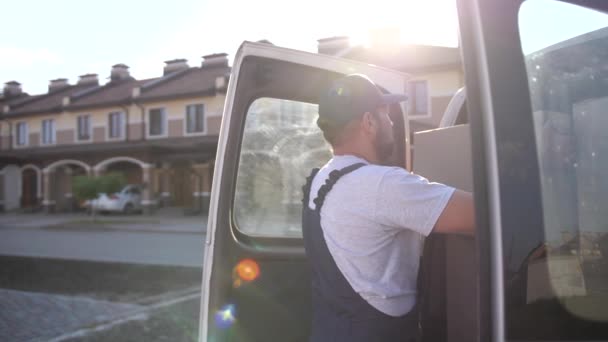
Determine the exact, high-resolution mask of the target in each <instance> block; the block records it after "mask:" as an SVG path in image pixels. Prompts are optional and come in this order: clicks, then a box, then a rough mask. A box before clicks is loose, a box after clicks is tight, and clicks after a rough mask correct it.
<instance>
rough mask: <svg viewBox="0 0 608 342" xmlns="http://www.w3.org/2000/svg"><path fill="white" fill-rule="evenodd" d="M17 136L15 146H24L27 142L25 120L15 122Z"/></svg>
mask: <svg viewBox="0 0 608 342" xmlns="http://www.w3.org/2000/svg"><path fill="white" fill-rule="evenodd" d="M16 133H17V136H16V143H17V146H25V145H27V143H28V139H27V134H28V133H27V122H18V123H17V132H16Z"/></svg>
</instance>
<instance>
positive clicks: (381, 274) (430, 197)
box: [308, 155, 454, 316]
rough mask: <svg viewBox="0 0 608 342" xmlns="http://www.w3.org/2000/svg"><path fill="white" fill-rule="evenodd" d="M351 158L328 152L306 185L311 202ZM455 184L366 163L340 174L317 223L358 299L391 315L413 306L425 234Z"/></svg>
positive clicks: (313, 205) (360, 160) (436, 217)
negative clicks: (342, 175)
mask: <svg viewBox="0 0 608 342" xmlns="http://www.w3.org/2000/svg"><path fill="white" fill-rule="evenodd" d="M356 163H365V164H368V163H367V162H366V161H365V160H364V159H361V158H358V157H355V156H352V155H344V156H335V157H334V158H332V159H331V160H330V161H329V162H328V163H327V164H325V166H323V168H321V170H320V171H319V173H318V174H317V176H316V177H315V178H314V180H313V182H312V187H311V195H310V202H309V203H308V206H309V207H310V208H311V209H314V207H315V204H314V202H313V200H314V199H315V198H316V197H317V193H318V192H319V188H320V187H321V186H322V185H323V184H324V183H325V180H326V179H327V178H328V176H329V173H330V172H331V171H333V170H339V169H342V168H344V167H347V166H349V165H352V164H356ZM453 192H454V188H452V187H449V186H446V185H443V184H438V183H430V182H429V181H428V180H426V179H425V178H423V177H420V176H417V175H415V174H412V173H409V172H408V171H406V170H404V169H401V168H397V167H387V166H380V165H372V164H369V165H366V166H364V167H362V168H359V169H358V170H355V171H353V172H351V173H349V174H347V175H345V176H344V177H342V178H341V179H340V180H339V181H338V182H337V183H336V185H334V187H333V189H332V190H331V191H330V192H329V193H328V194H327V197H326V198H325V203H324V204H323V207H322V208H321V228H322V229H323V234H324V237H325V241H326V242H327V247H328V248H329V251H330V253H331V255H332V256H333V258H334V260H335V262H336V265H337V266H338V268H339V269H340V271H341V272H342V274H343V275H344V277H345V278H346V280H347V281H348V282H349V284H350V285H351V286H352V287H353V289H354V290H355V291H357V292H358V293H359V294H360V295H361V297H363V299H365V300H366V301H367V302H368V303H369V304H370V305H372V306H373V307H375V308H376V309H378V310H380V311H382V312H384V313H386V314H387V315H391V316H401V315H404V314H406V313H407V312H409V311H410V310H411V309H412V308H413V307H414V305H415V303H416V278H417V275H418V265H419V259H420V254H421V248H422V240H423V237H424V236H427V235H429V233H430V232H431V230H432V229H433V227H434V226H435V222H437V219H438V218H439V216H440V215H441V213H442V212H443V209H444V208H445V206H446V204H447V202H448V201H449V199H450V197H451V196H452V194H453Z"/></svg>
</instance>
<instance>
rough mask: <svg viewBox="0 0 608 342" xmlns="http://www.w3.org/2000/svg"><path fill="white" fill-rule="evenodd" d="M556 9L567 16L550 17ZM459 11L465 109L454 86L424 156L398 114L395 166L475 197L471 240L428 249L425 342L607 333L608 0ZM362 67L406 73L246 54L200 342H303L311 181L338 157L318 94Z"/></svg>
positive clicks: (213, 216) (398, 88) (225, 147)
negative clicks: (305, 200) (304, 221)
mask: <svg viewBox="0 0 608 342" xmlns="http://www.w3.org/2000/svg"><path fill="white" fill-rule="evenodd" d="M567 2H570V3H572V4H568V3H567ZM564 6H565V7H564ZM555 10H559V11H560V13H563V14H564V17H563V18H561V20H560V21H559V23H556V22H555V21H554V20H553V18H552V17H550V16H546V15H545V13H555ZM458 12H459V17H460V35H461V53H462V57H463V63H464V72H465V85H466V101H465V99H464V97H465V96H464V91H463V92H460V93H458V94H457V96H458V98H457V99H454V102H453V104H452V105H450V106H449V108H450V109H449V113H448V116H447V117H446V119H445V120H443V123H444V124H443V127H441V128H439V129H436V130H433V131H428V132H420V133H417V134H416V135H415V136H414V141H413V146H415V155H414V158H412V155H413V153H412V150H413V146H412V142H411V141H410V139H409V137H410V133H409V119H408V114H407V111H406V110H405V109H406V108H403V107H400V106H394V107H393V108H391V117H392V119H393V121H394V123H395V125H394V129H395V136H396V137H400V139H399V142H398V148H397V149H396V151H397V152H396V154H395V156H394V160H393V161H394V165H396V166H400V167H403V168H407V169H410V170H412V171H414V172H417V173H420V174H422V175H424V176H426V177H428V178H430V179H431V180H435V181H441V182H444V183H447V184H450V185H453V186H457V187H459V188H463V189H465V190H470V191H473V192H474V195H475V204H476V213H477V234H476V239H472V238H465V237H456V236H451V237H440V236H437V237H433V236H431V237H430V238H428V239H427V240H426V242H425V243H426V245H425V250H424V253H423V259H422V263H421V266H422V267H421V274H420V276H419V278H420V279H419V282H420V285H421V286H420V288H421V289H423V293H422V296H421V298H420V303H419V304H420V306H421V324H422V331H423V337H422V339H423V341H467V342H468V341H505V340H510V341H513V340H517V341H527V340H534V341H554V340H606V339H608V324H607V323H608V309H607V308H608V257H607V254H608V211H607V210H605V208H604V206H605V203H607V202H608V201H607V200H608V180H606V177H604V176H603V175H604V174H605V171H606V170H608V134H606V132H608V113H607V112H606V108H608V28H606V27H607V26H608V14H607V13H606V12H608V2H604V1H582V0H580V1H564V2H561V1H554V0H528V1H516V0H514V1H506V0H459V1H458ZM568 17H571V18H572V20H571V21H568V19H567V18H568ZM602 23H603V24H602ZM602 25H603V26H602ZM529 46H533V47H534V48H533V49H532V50H531V51H529ZM350 73H362V74H366V75H368V76H369V77H370V78H371V79H372V80H374V81H375V82H376V83H377V84H378V85H380V86H381V87H383V88H384V89H385V90H386V91H388V92H393V93H403V92H404V91H406V89H405V86H406V84H407V80H408V78H409V75H406V74H403V73H400V72H396V71H393V70H388V69H383V68H379V67H375V66H371V65H367V64H363V63H358V62H353V61H348V60H344V59H340V58H334V57H330V56H323V55H318V54H312V53H306V52H301V51H295V50H289V49H285V48H279V47H275V46H271V45H268V44H260V43H248V42H247V43H244V44H243V45H242V46H241V48H240V50H239V52H238V54H237V56H236V58H235V61H234V69H233V75H232V78H231V80H230V84H229V89H228V94H227V100H226V105H225V108H224V116H223V121H222V127H221V133H220V138H219V147H218V153H217V161H216V166H215V173H214V174H215V178H214V180H213V191H212V194H211V206H210V212H209V222H208V230H207V237H206V250H205V261H204V270H203V272H204V275H203V284H202V285H203V290H202V291H203V292H202V296H203V299H202V305H201V322H200V338H199V341H209V342H211V341H214V342H215V341H281V342H283V341H306V340H307V338H308V331H309V328H310V311H311V304H310V300H309V299H310V279H309V270H308V266H307V260H306V257H305V253H304V248H303V242H302V233H301V226H300V206H301V197H302V193H301V187H302V185H303V184H304V182H305V177H306V176H307V175H308V174H309V172H310V170H311V168H313V167H317V166H320V165H323V164H324V163H325V161H326V160H327V159H328V158H330V156H331V153H330V149H329V146H328V145H327V144H326V143H325V142H324V140H323V137H322V135H321V133H320V131H319V129H318V128H317V127H316V124H315V120H316V115H317V112H316V111H317V103H318V98H319V95H320V94H321V92H322V90H323V89H325V88H327V86H328V84H329V83H330V82H331V81H332V80H333V79H335V78H338V77H341V76H342V75H345V74H350ZM465 102H466V104H465ZM456 123H459V124H457V125H456Z"/></svg>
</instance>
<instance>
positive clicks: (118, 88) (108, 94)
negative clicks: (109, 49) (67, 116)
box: [68, 78, 147, 109]
mask: <svg viewBox="0 0 608 342" xmlns="http://www.w3.org/2000/svg"><path fill="white" fill-rule="evenodd" d="M146 81H147V80H144V81H138V80H136V79H134V78H130V79H127V80H124V81H120V82H109V83H107V84H105V85H103V86H101V87H99V88H97V89H95V90H92V91H90V92H87V91H85V92H82V93H79V94H75V95H74V96H72V98H71V99H70V105H69V106H68V109H70V108H72V109H75V108H85V107H101V106H110V105H116V104H127V103H129V102H130V101H131V95H132V91H133V88H135V87H137V86H139V85H141V84H142V83H143V82H146Z"/></svg>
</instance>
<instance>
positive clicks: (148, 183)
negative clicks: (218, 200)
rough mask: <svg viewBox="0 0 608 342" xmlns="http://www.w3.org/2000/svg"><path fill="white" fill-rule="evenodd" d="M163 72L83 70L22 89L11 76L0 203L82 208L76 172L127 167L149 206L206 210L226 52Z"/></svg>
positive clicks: (0, 150) (3, 123) (170, 64)
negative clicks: (39, 88) (36, 91)
mask: <svg viewBox="0 0 608 342" xmlns="http://www.w3.org/2000/svg"><path fill="white" fill-rule="evenodd" d="M165 63H166V65H165V67H164V70H163V75H162V76H161V77H157V78H152V79H146V80H137V79H135V78H133V77H132V76H131V75H130V73H129V67H128V66H126V65H124V64H116V65H114V66H113V67H112V69H111V73H110V80H109V82H107V83H106V84H104V85H100V84H99V80H98V76H97V75H95V74H86V75H83V76H81V77H80V79H79V81H78V82H77V84H75V85H71V84H69V83H68V81H67V80H66V79H57V80H53V81H51V82H50V84H49V91H48V92H47V93H46V94H40V95H35V96H28V95H27V94H24V93H23V92H22V91H21V86H20V85H19V84H18V83H17V82H8V83H6V86H5V88H4V91H3V95H2V97H1V98H0V104H1V105H2V108H1V109H2V112H1V117H0V187H1V188H2V189H0V202H1V203H2V205H3V208H4V209H5V210H14V209H19V208H40V207H43V208H44V209H45V210H47V211H49V212H53V211H59V212H60V211H71V210H73V209H74V208H76V207H78V204H79V203H77V201H76V200H75V199H74V196H73V194H72V179H73V177H75V176H77V175H90V176H95V175H99V174H103V173H105V172H111V171H118V172H121V173H123V174H124V175H125V176H126V178H127V180H128V182H129V183H132V184H141V185H142V188H143V191H142V196H143V199H142V205H143V207H144V210H145V211H147V212H150V211H152V210H153V209H154V208H156V207H158V206H166V205H171V206H179V207H183V208H188V209H192V210H194V211H196V212H203V211H205V210H206V208H207V206H208V200H209V193H210V189H211V179H212V172H213V164H214V158H215V151H216V148H217V139H218V134H219V127H220V123H221V117H222V111H223V104H224V99H225V94H226V89H227V84H228V79H229V75H230V67H229V65H228V58H227V55H226V54H214V55H208V56H204V57H203V61H202V64H201V65H200V66H197V67H190V66H189V65H188V63H187V61H186V60H184V59H176V60H171V61H167V62H165Z"/></svg>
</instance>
